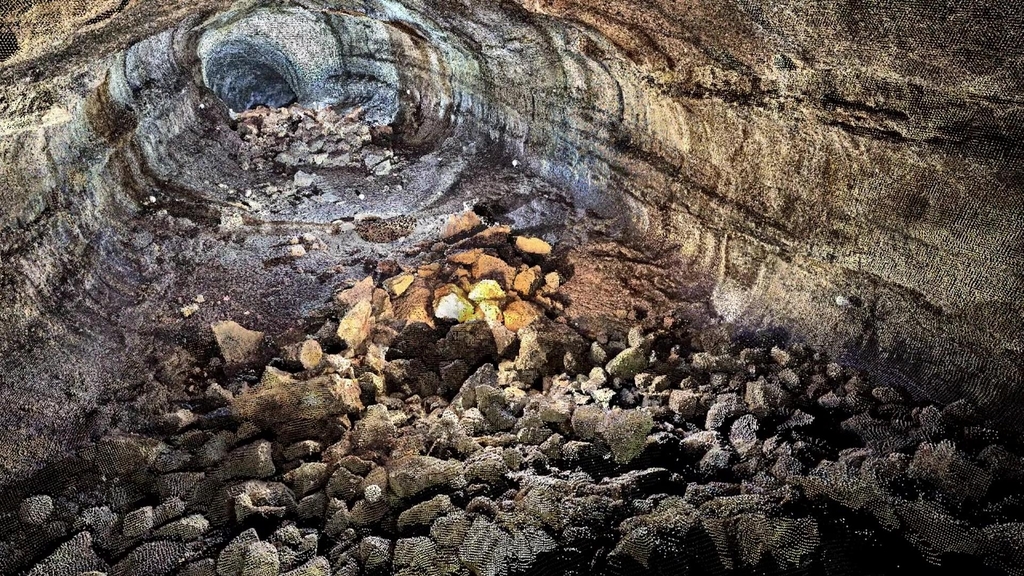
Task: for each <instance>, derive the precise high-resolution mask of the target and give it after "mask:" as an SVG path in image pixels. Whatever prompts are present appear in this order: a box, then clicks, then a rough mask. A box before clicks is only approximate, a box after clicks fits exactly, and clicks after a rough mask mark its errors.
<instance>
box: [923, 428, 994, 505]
mask: <svg viewBox="0 0 1024 576" xmlns="http://www.w3.org/2000/svg"><path fill="white" fill-rule="evenodd" d="M907 474H908V475H909V476H910V477H911V478H920V479H923V480H926V481H927V482H930V483H931V484H933V485H934V486H936V487H938V488H941V489H942V490H944V491H945V492H947V493H949V494H950V495H952V496H954V497H955V498H956V499H957V500H959V501H961V502H963V501H965V500H969V501H974V502H977V501H980V500H981V499H982V498H984V497H985V494H986V493H987V492H988V489H989V486H990V485H991V484H992V477H991V476H990V475H989V473H988V472H986V471H985V470H984V469H982V468H981V467H980V466H977V465H976V464H974V463H973V462H971V460H970V459H969V458H968V457H967V455H966V454H964V453H963V452H961V451H960V450H958V449H957V448H956V446H955V445H954V444H953V443H952V442H949V441H942V442H939V443H938V444H931V443H925V444H921V445H920V446H918V448H917V452H915V453H914V459H913V461H912V462H911V464H910V468H909V469H908V470H907Z"/></svg>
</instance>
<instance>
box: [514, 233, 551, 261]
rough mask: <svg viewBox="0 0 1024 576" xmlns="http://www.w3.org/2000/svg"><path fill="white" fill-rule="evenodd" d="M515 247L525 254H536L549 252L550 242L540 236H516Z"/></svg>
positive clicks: (543, 254) (541, 254)
mask: <svg viewBox="0 0 1024 576" xmlns="http://www.w3.org/2000/svg"><path fill="white" fill-rule="evenodd" d="M516 248H518V249H519V251H521V252H523V253H525V254H536V255H538V256H547V255H548V254H551V244H548V243H547V242H545V241H543V240H541V239H540V238H531V237H529V236H516Z"/></svg>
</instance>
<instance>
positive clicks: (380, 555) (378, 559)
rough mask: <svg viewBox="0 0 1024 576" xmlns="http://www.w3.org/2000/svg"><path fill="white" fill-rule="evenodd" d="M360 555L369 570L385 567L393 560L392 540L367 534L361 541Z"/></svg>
mask: <svg viewBox="0 0 1024 576" xmlns="http://www.w3.org/2000/svg"><path fill="white" fill-rule="evenodd" d="M359 557H360V558H361V559H362V561H363V566H364V567H365V568H366V570H367V571H374V570H379V569H381V568H384V567H385V566H387V565H388V563H389V562H390V561H391V542H390V541H388V540H385V539H384V538H380V537H378V536H367V537H366V538H363V539H362V541H360V542H359Z"/></svg>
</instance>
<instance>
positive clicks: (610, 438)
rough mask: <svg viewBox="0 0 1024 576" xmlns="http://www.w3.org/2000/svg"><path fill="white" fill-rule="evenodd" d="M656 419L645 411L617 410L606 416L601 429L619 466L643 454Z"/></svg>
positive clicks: (601, 433) (600, 432) (600, 431)
mask: <svg viewBox="0 0 1024 576" xmlns="http://www.w3.org/2000/svg"><path fill="white" fill-rule="evenodd" d="M653 427H654V419H653V418H651V415H650V414H649V413H648V412H646V411H644V410H615V411H612V412H609V413H607V414H606V415H605V418H604V421H603V422H602V424H601V427H600V429H599V434H600V435H601V438H602V439H603V440H604V441H605V443H606V444H607V445H608V447H609V448H611V451H612V456H613V457H614V458H615V461H616V462H617V463H619V464H625V463H627V462H629V461H630V460H632V459H633V458H636V457H637V456H639V455H640V453H641V452H643V449H644V446H645V443H646V440H647V435H648V434H649V433H650V432H651V429H652V428H653Z"/></svg>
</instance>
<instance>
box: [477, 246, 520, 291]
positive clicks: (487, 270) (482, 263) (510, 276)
mask: <svg viewBox="0 0 1024 576" xmlns="http://www.w3.org/2000/svg"><path fill="white" fill-rule="evenodd" d="M473 277H474V278H476V279H477V280H487V279H490V280H496V281H497V282H498V283H499V284H501V286H502V288H511V287H512V284H513V283H514V282H515V279H516V271H515V268H512V267H511V266H509V265H508V264H507V263H506V262H505V261H504V260H502V259H501V258H495V257H494V256H491V255H489V254H481V255H480V257H479V258H477V259H476V262H475V263H474V264H473Z"/></svg>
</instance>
